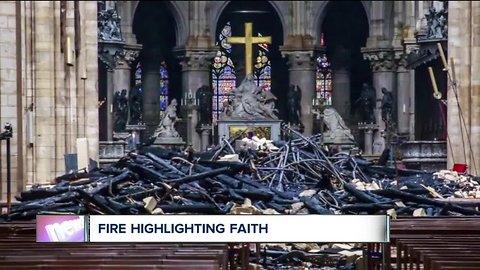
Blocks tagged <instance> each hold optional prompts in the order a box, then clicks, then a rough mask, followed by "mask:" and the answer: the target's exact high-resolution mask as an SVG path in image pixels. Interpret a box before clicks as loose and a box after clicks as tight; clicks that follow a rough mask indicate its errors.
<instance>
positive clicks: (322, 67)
mask: <svg viewBox="0 0 480 270" xmlns="http://www.w3.org/2000/svg"><path fill="white" fill-rule="evenodd" d="M316 85H317V95H316V98H318V99H323V100H324V102H325V105H332V70H331V68H330V62H328V59H327V56H326V55H325V54H323V55H320V56H319V57H317V76H316Z"/></svg>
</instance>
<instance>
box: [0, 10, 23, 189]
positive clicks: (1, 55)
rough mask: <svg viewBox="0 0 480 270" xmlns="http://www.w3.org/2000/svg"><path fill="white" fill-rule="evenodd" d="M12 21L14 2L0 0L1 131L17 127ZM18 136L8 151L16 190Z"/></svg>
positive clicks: (2, 158) (1, 150)
mask: <svg viewBox="0 0 480 270" xmlns="http://www.w3.org/2000/svg"><path fill="white" fill-rule="evenodd" d="M15 30H16V21H15V1H1V2H0V130H1V131H3V126H4V125H5V123H7V122H9V123H11V124H12V125H13V127H14V130H16V129H17V125H18V123H19V121H17V79H16V78H17V73H16V64H17V63H16V55H15V52H16V39H15V36H16V33H15ZM19 140H21V137H19V136H18V133H17V132H16V133H15V134H14V136H13V138H12V140H11V151H12V157H11V162H12V191H16V190H17V179H18V176H17V174H16V172H17V165H18V162H17V158H18V153H19V151H18V147H17V145H18V141H19ZM5 152H6V147H5V141H2V143H1V146H0V163H1V166H2V167H1V168H2V170H1V176H0V181H1V187H0V192H1V195H2V197H4V194H6V192H7V188H6V155H5Z"/></svg>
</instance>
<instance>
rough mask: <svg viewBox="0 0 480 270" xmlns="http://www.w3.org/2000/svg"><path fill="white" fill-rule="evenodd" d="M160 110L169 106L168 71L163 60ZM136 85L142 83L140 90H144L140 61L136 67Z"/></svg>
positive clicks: (161, 65) (161, 66)
mask: <svg viewBox="0 0 480 270" xmlns="http://www.w3.org/2000/svg"><path fill="white" fill-rule="evenodd" d="M159 72H160V89H159V91H160V111H164V110H165V109H166V108H167V106H168V72H167V65H166V64H165V62H163V61H162V63H161V64H160V70H159ZM134 77H135V86H138V85H140V88H139V90H140V91H141V92H142V91H143V88H142V87H141V84H142V66H141V65H140V63H138V64H137V67H136V69H135V76H134Z"/></svg>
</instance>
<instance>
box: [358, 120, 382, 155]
mask: <svg viewBox="0 0 480 270" xmlns="http://www.w3.org/2000/svg"><path fill="white" fill-rule="evenodd" d="M358 129H359V130H363V131H364V142H363V143H364V146H363V153H364V154H365V155H366V156H371V155H372V154H373V131H374V130H376V129H378V125H376V124H374V123H363V122H360V123H358Z"/></svg>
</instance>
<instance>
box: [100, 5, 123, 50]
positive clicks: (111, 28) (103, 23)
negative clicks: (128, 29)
mask: <svg viewBox="0 0 480 270" xmlns="http://www.w3.org/2000/svg"><path fill="white" fill-rule="evenodd" d="M120 19H121V18H120V16H119V15H118V13H117V11H116V10H115V9H114V8H111V9H106V10H100V11H99V12H98V40H102V41H120V42H122V41H124V39H123V35H122V30H121V28H120Z"/></svg>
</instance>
